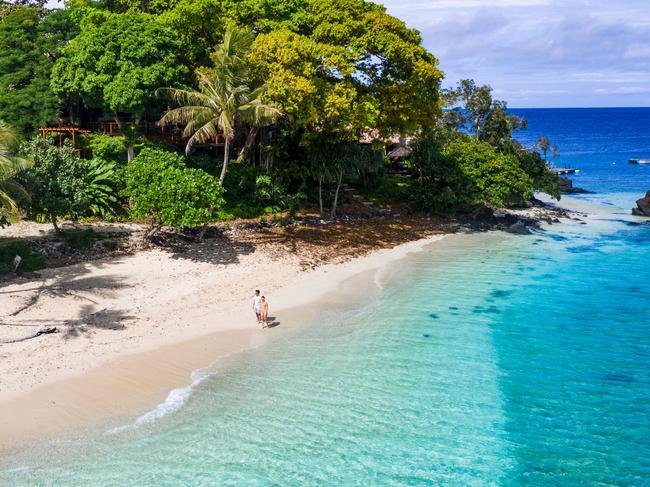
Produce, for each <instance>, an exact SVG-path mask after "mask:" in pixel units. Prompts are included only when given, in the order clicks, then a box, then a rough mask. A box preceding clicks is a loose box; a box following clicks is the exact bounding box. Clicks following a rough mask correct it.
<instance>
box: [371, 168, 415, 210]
mask: <svg viewBox="0 0 650 487" xmlns="http://www.w3.org/2000/svg"><path fill="white" fill-rule="evenodd" d="M413 193H414V186H413V181H412V180H411V179H410V178H406V177H400V176H393V175H386V176H382V177H379V178H377V180H376V181H375V182H374V183H373V184H371V185H368V186H367V187H366V188H364V189H363V190H362V191H361V194H362V195H363V197H364V198H365V199H367V200H369V201H371V202H372V203H374V204H376V205H387V204H390V203H395V202H406V201H410V200H411V199H412V197H413Z"/></svg>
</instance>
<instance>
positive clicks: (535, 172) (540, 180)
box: [515, 147, 560, 200]
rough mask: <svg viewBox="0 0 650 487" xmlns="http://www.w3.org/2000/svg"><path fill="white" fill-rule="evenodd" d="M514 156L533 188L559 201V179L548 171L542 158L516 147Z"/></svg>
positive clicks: (535, 153)
mask: <svg viewBox="0 0 650 487" xmlns="http://www.w3.org/2000/svg"><path fill="white" fill-rule="evenodd" d="M515 155H516V156H517V159H519V164H520V165H521V167H522V169H523V170H524V171H526V174H528V176H529V177H530V178H531V179H532V180H533V188H534V189H535V190H537V191H542V192H543V193H546V194H548V195H549V196H552V197H553V198H555V199H558V200H559V199H560V178H559V177H558V176H557V175H555V174H553V173H552V172H551V171H550V170H549V168H548V165H547V164H546V161H544V159H542V156H540V155H539V154H538V153H537V152H533V151H529V150H526V149H525V148H523V147H518V148H517V151H516V153H515Z"/></svg>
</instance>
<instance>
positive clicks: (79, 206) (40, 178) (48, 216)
mask: <svg viewBox="0 0 650 487" xmlns="http://www.w3.org/2000/svg"><path fill="white" fill-rule="evenodd" d="M22 151H23V153H25V154H26V155H27V157H29V159H31V160H32V161H33V165H32V166H31V167H30V168H28V169H26V170H24V171H22V172H21V173H20V174H19V175H18V178H19V181H20V182H21V183H22V184H23V185H24V186H25V188H26V189H27V191H28V192H29V194H30V197H31V199H30V201H29V204H28V206H27V213H28V215H29V216H30V217H32V218H35V219H45V220H48V221H50V222H51V223H52V225H53V226H54V229H55V231H57V232H59V225H58V220H59V219H60V218H62V217H65V216H74V215H78V214H80V213H81V212H83V210H84V209H85V207H84V200H83V193H84V187H85V178H84V175H85V171H84V168H83V165H82V164H80V163H79V159H78V157H77V154H76V153H75V151H74V149H73V148H72V147H71V145H70V144H67V143H66V145H64V146H63V147H58V146H56V145H54V144H52V143H51V141H49V140H47V139H45V138H41V137H35V138H34V139H32V140H31V141H29V142H27V143H26V144H24V145H23V147H22Z"/></svg>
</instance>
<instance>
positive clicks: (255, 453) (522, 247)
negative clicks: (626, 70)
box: [0, 109, 650, 486]
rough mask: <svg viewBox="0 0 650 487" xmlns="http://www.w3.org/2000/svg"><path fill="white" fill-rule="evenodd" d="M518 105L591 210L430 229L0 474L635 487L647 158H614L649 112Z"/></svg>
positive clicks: (649, 442) (649, 477)
mask: <svg viewBox="0 0 650 487" xmlns="http://www.w3.org/2000/svg"><path fill="white" fill-rule="evenodd" d="M517 113H522V114H524V115H525V116H526V117H527V118H528V120H529V129H528V132H527V134H526V135H522V136H520V137H522V140H523V141H524V142H526V141H534V140H536V138H537V137H538V136H539V134H545V135H547V136H549V137H550V138H551V139H552V140H553V142H554V143H556V144H557V145H558V146H559V150H560V152H561V153H562V156H561V158H560V159H558V161H557V162H556V164H557V165H564V164H565V163H566V164H570V165H572V166H577V167H579V168H580V173H579V174H578V175H576V176H575V180H576V185H578V186H581V187H584V188H585V189H588V190H590V191H593V192H592V193H590V194H586V195H580V196H571V197H567V198H566V201H567V204H569V205H571V206H574V207H579V208H581V209H583V210H585V211H588V213H589V215H590V216H588V217H581V219H580V221H578V220H568V221H565V222H563V223H562V224H556V225H553V226H549V227H546V228H545V229H544V230H543V231H540V232H538V233H537V234H535V235H533V236H516V235H510V234H503V233H496V232H491V233H485V234H460V235H453V236H449V237H446V238H444V239H443V240H441V241H439V242H435V243H432V244H431V245H429V246H428V247H427V248H426V249H425V250H423V251H422V252H418V253H415V254H412V255H410V256H409V257H407V258H406V259H404V260H402V261H399V262H396V263H392V264H389V265H387V266H386V267H384V268H382V269H379V270H377V271H376V273H375V274H374V275H373V276H371V277H369V276H360V277H359V278H358V281H355V282H351V283H347V286H348V288H349V289H354V290H355V292H353V293H350V297H349V299H347V301H345V300H344V301H342V302H341V305H340V306H338V307H332V308H329V309H326V310H325V311H324V312H323V313H322V315H321V316H320V317H319V318H318V320H317V321H314V322H310V323H305V324H304V325H302V326H299V327H296V328H295V329H292V330H289V331H286V332H283V333H282V334H281V335H278V338H277V339H274V340H270V341H269V342H268V343H267V344H265V345H263V346H261V347H259V348H257V349H254V350H248V351H245V352H242V353H241V354H238V355H237V356H233V357H230V358H228V359H226V360H224V362H223V363H222V364H220V366H219V367H218V368H217V369H215V373H214V374H213V375H210V376H209V377H207V378H205V379H204V380H202V381H201V382H200V384H198V385H197V387H196V388H195V389H194V390H193V392H192V394H191V396H190V397H189V399H188V400H187V402H186V403H185V404H184V406H183V407H182V408H180V409H178V410H174V411H170V413H169V414H167V415H154V418H153V420H152V421H149V422H147V421H140V422H137V421H136V418H132V420H131V421H129V422H127V424H126V427H125V428H122V429H120V430H119V431H117V432H115V431H113V432H110V431H107V432H102V433H100V434H96V433H93V434H90V433H89V434H88V435H86V436H83V437H81V438H77V439H65V440H61V441H59V442H55V443H51V444H48V445H41V446H35V447H34V448H33V450H26V451H23V452H19V453H16V454H15V455H12V456H11V457H7V458H3V459H0V484H1V485H11V486H28V485H29V486H33V485H39V486H40V485H43V486H49V485H52V486H95V485H97V486H124V485H138V486H164V485H169V486H172V485H173V486H209V485H247V486H249V485H260V486H266V485H346V486H348V485H388V486H390V485H395V486H398V485H458V486H466V485H507V486H522V485H523V486H528V485H530V486H539V485H570V486H573V485H578V484H580V485H616V486H619V485H638V486H642V485H650V455H648V452H650V299H649V298H648V284H649V283H650V265H648V260H649V255H650V224H648V223H647V220H644V219H642V218H636V217H632V216H631V215H630V209H631V207H632V206H633V203H634V200H635V199H636V198H638V197H640V196H641V194H642V193H644V192H645V191H646V190H649V189H650V179H649V178H650V167H643V166H633V165H631V164H628V163H627V159H628V158H629V157H642V156H650V110H647V109H621V110H614V109H607V110H517ZM625 127H627V129H625ZM645 151H647V152H645ZM344 292H345V289H344V290H343V293H344Z"/></svg>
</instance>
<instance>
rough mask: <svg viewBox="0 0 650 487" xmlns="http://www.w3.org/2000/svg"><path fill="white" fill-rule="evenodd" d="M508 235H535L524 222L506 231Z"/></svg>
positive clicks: (519, 222) (511, 226)
mask: <svg viewBox="0 0 650 487" xmlns="http://www.w3.org/2000/svg"><path fill="white" fill-rule="evenodd" d="M504 230H505V231H506V232H508V233H514V234H515V235H530V234H531V233H533V232H532V231H531V230H530V227H529V226H527V225H526V224H525V223H524V222H523V221H518V222H515V223H513V224H512V225H510V226H508V227H506V228H505V229H504Z"/></svg>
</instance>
